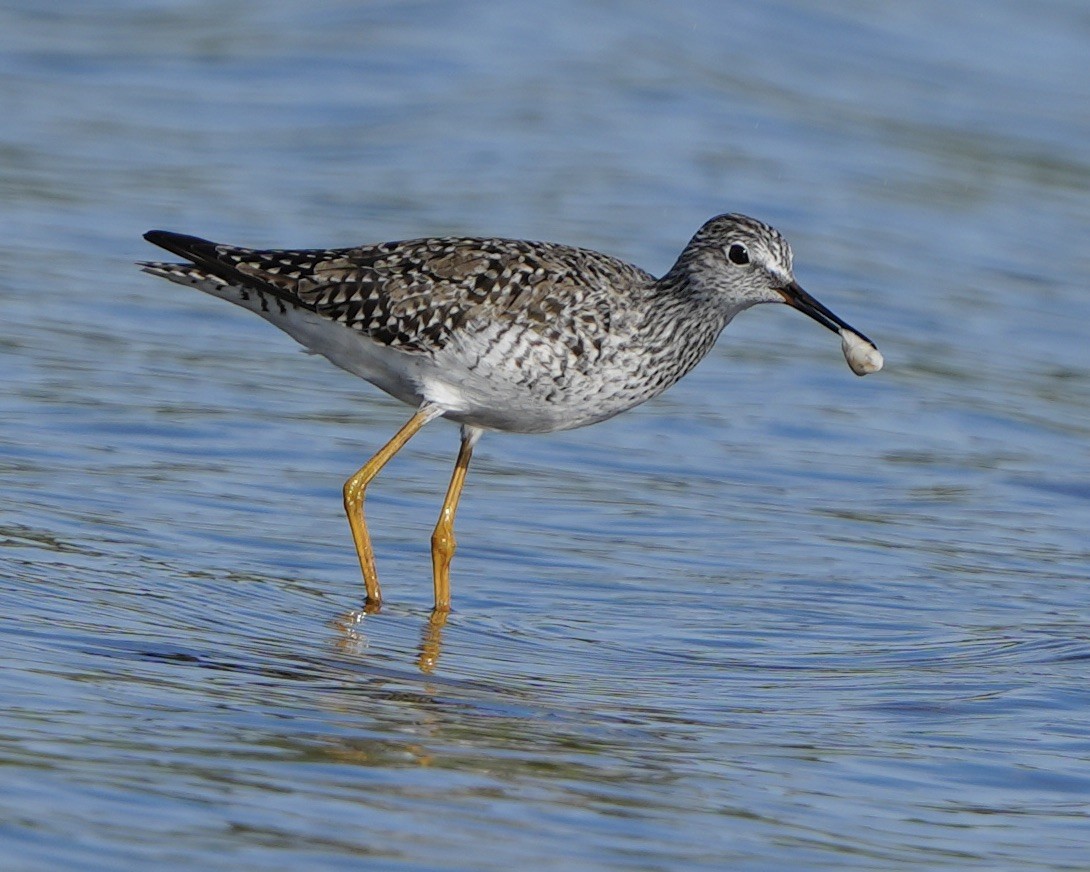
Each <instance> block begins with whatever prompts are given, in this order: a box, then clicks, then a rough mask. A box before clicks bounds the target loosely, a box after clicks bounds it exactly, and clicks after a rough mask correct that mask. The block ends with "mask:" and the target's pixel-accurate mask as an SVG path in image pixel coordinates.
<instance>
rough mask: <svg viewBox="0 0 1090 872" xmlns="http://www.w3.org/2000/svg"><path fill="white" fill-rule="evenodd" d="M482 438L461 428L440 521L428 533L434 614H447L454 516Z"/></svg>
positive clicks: (467, 428)
mask: <svg viewBox="0 0 1090 872" xmlns="http://www.w3.org/2000/svg"><path fill="white" fill-rule="evenodd" d="M480 437H481V431H480V430H478V429H476V428H474V427H463V428H462V447H461V448H459V449H458V459H457V460H456V461H455V463H454V474H453V475H451V477H450V487H448V488H447V497H446V499H445V500H443V510H442V511H441V512H440V513H439V522H438V523H437V524H436V525H435V532H433V533H432V534H431V568H432V576H433V578H434V580H435V611H436V612H437V613H440V612H449V611H450V561H451V559H452V558H453V557H454V548H455V546H456V544H457V543H456V542H455V540H454V515H455V513H456V512H457V511H458V499H459V498H460V497H461V496H462V487H463V486H464V485H465V482H466V472H467V471H468V469H469V459H470V458H471V457H472V456H473V446H474V445H476V444H477V440H478V439H479V438H480Z"/></svg>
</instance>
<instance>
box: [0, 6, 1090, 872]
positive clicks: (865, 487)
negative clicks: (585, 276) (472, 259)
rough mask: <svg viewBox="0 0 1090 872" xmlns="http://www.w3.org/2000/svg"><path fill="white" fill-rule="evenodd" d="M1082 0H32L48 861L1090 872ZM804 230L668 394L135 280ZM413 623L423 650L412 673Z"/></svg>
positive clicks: (20, 481)
mask: <svg viewBox="0 0 1090 872" xmlns="http://www.w3.org/2000/svg"><path fill="white" fill-rule="evenodd" d="M1088 39H1090V19H1087V17H1086V15H1085V12H1084V11H1083V8H1082V5H1081V4H1079V3H1074V2H1070V3H1064V2H1056V3H1051V4H1048V5H1046V6H1041V5H1040V4H1029V3H1025V2H1014V0H1009V2H1001V3H983V2H973V3H966V4H961V5H960V6H958V7H957V9H951V8H950V7H949V6H948V4H939V3H933V2H923V3H916V4H911V5H908V6H903V7H893V6H890V5H888V4H870V3H859V2H847V0H845V2H841V3H836V4H833V5H831V6H829V5H827V6H826V7H824V8H823V10H822V11H816V10H814V9H811V8H810V6H809V5H808V4H803V3H794V2H784V3H773V4H761V5H757V6H753V5H741V4H738V5H735V4H722V3H712V2H706V3H704V2H697V3H691V4H685V5H684V6H683V7H682V8H680V9H678V8H667V7H666V6H657V5H654V4H618V3H610V2H596V3H587V4H576V3H561V4H559V5H557V4H553V5H552V6H548V7H541V6H540V5H539V4H530V3H520V4H506V5H504V6H502V7H500V6H495V5H494V4H483V3H481V4H474V3H447V4H440V3H426V2H425V3H413V4H388V3H370V4H357V3H347V2H338V0H323V2H317V3H310V4H305V5H304V4H294V3H288V2H269V3H264V4H257V5H255V4H248V3H216V4H211V5H209V4H207V3H200V2H185V3H173V4H167V3H153V4H146V3H126V2H113V3H105V4H101V3H100V4H96V5H95V7H94V9H91V7H88V6H86V5H84V4H77V3H60V4H52V5H51V6H50V7H49V8H48V9H47V8H45V7H43V6H42V5H41V4H39V3H29V2H26V3H20V2H12V3H7V4H4V5H3V6H2V7H0V105H3V106H4V116H5V120H4V124H3V125H2V127H0V157H2V160H0V192H2V198H3V207H2V210H3V215H4V217H5V219H6V220H5V230H4V234H3V237H2V239H0V372H2V373H3V382H4V390H2V391H0V616H2V617H0V640H2V644H0V660H2V669H0V736H2V737H3V738H2V740H0V755H2V756H0V760H2V762H3V763H4V767H3V771H4V789H3V790H2V791H0V844H2V845H3V849H4V853H5V857H6V858H8V861H9V862H10V863H11V866H10V868H14V869H52V868H58V867H60V866H62V865H70V866H72V867H73V868H79V869H104V870H105V869H110V870H116V869H138V868H139V869H143V868H147V867H149V866H152V865H154V866H156V867H158V868H162V869H193V868H201V869H209V870H215V869H232V870H237V869H257V868H261V869H262V870H280V869H283V870H289V869H291V870H298V869H308V868H314V869H332V868H346V869H348V868H352V869H355V868H376V869H465V870H492V869H495V870H500V869H503V870H507V869H512V868H530V867H532V868H537V869H546V870H547V869H565V870H570V869H587V870H591V869H617V870H621V869H624V870H632V869H646V870H660V869H708V870H712V869H724V868H731V869H784V868H792V869H838V870H839V869H881V870H890V869H920V868H928V869H947V868H948V869H971V868H980V869H988V870H996V869H1011V870H1015V869H1017V870H1036V869H1049V870H1058V869H1077V868H1083V867H1084V866H1085V864H1086V857H1087V855H1088V849H1090V837H1088V836H1087V833H1088V832H1090V829H1088V821H1087V818H1086V815H1087V810H1088V805H1087V804H1088V798H1090V728H1088V726H1087V725H1088V723H1090V718H1088V714H1090V698H1088V697H1090V694H1088V692H1087V681H1086V671H1087V664H1088V659H1090V644H1088V642H1087V639H1088V638H1090V626H1088V623H1090V621H1088V599H1087V593H1086V591H1087V582H1088V581H1090V568H1088V567H1090V545H1088V544H1087V542H1088V539H1087V533H1086V531H1087V530H1088V529H1090V472H1088V466H1090V464H1088V459H1090V458H1088V450H1087V445H1088V444H1090V345H1088V344H1087V343H1086V342H1085V337H1084V333H1085V327H1084V325H1085V324H1087V323H1090V302H1088V300H1090V298H1088V297H1087V295H1086V293H1085V279H1084V277H1085V276H1086V274H1087V272H1088V268H1090V259H1088V255H1087V250H1086V246H1085V240H1086V238H1087V237H1088V235H1090V207H1088V205H1087V204H1088V203H1090V198H1088V196H1087V194H1088V191H1090V154H1088V152H1087V148H1086V143H1087V142H1088V141H1090V115H1087V113H1086V112H1085V106H1086V105H1088V104H1090V75H1087V73H1088V72H1090V69H1088V66H1087V62H1086V50H1085V47H1086V45H1087V41H1088ZM728 210H736V211H743V212H748V213H751V214H755V215H757V216H758V217H762V218H764V219H766V220H769V221H771V222H772V223H774V224H776V225H777V226H778V227H780V228H781V229H782V230H783V231H784V232H785V233H786V234H787V235H788V237H789V238H790V239H791V241H792V243H793V244H794V247H795V254H796V272H797V275H798V278H799V279H800V281H801V282H802V283H803V285H804V286H806V287H807V288H808V289H809V290H811V291H812V292H813V293H814V294H815V295H816V296H818V297H819V298H820V299H822V300H823V302H825V303H826V304H827V305H829V306H830V307H831V308H833V309H834V310H835V311H837V312H838V313H839V314H840V315H842V316H843V317H844V318H846V319H847V320H849V321H850V322H851V323H853V324H855V325H856V326H858V327H859V328H860V329H861V330H863V331H864V332H865V333H867V334H868V335H870V336H872V337H873V338H875V339H876V340H877V341H878V343H879V345H880V346H881V348H882V350H883V351H884V352H885V354H886V359H887V369H886V370H885V371H884V372H883V373H881V374H880V375H876V376H871V377H868V378H866V379H858V378H856V377H854V376H853V375H852V374H851V373H850V372H849V371H848V369H847V367H846V366H845V365H844V362H843V360H842V358H841V356H840V352H839V349H838V340H836V338H835V337H833V336H831V335H830V334H828V333H827V332H826V331H824V330H821V329H820V328H819V327H817V326H816V325H814V324H813V323H812V322H810V321H809V320H807V319H805V318H801V317H800V316H799V315H798V313H794V312H791V311H789V310H787V309H786V307H778V308H773V307H761V308H760V309H759V310H754V311H751V312H747V313H745V314H744V315H743V316H741V317H740V318H739V319H738V321H737V322H736V323H735V324H733V325H731V327H730V328H728V330H727V332H726V333H725V334H724V336H723V338H722V340H721V341H720V343H719V345H718V347H717V348H716V350H715V351H714V352H713V353H712V354H711V355H710V356H709V358H708V359H707V360H706V361H705V362H704V363H703V364H702V365H701V366H700V367H699V368H698V369H697V370H696V371H695V372H694V373H693V374H692V375H691V376H689V377H688V378H687V379H686V380H684V381H683V382H682V383H681V384H679V385H678V386H677V387H676V388H674V389H673V390H671V391H670V392H669V393H668V394H666V395H665V396H663V397H662V398H660V399H658V400H656V401H654V402H652V403H649V404H647V405H645V406H643V407H641V408H639V409H637V410H635V411H633V412H631V413H629V414H626V415H624V416H622V417H620V418H617V419H615V420H613V421H610V422H607V423H605V424H602V425H599V426H596V427H593V428H588V429H585V430H581V431H575V432H572V433H566V434H557V435H553V436H548V437H517V436H486V438H485V439H484V440H483V441H482V443H481V445H480V447H479V449H478V452H477V456H476V457H475V461H474V467H473V469H472V471H471V475H470V480H469V485H468V488H467V491H466V495H465V498H464V500H463V504H462V508H461V511H460V516H459V523H458V534H459V541H460V550H459V552H458V556H457V558H456V561H455V565H454V574H453V591H454V604H455V611H454V613H453V614H452V615H451V617H450V619H449V621H448V622H447V624H446V626H445V627H443V628H442V630H441V632H439V631H438V630H437V629H436V628H434V627H431V626H430V625H429V622H428V608H429V605H430V599H431V583H430V567H429V557H428V537H429V535H430V530H431V526H432V525H433V523H434V519H435V515H436V513H437V512H438V506H439V503H440V501H441V499H442V492H443V489H444V488H445V486H446V481H447V478H448V475H449V468H450V465H451V463H452V462H453V458H454V454H455V451H456V445H457V435H456V434H457V431H456V429H455V428H454V427H452V426H450V425H448V424H446V423H444V422H439V423H436V424H434V425H432V426H430V427H429V428H427V429H426V430H425V431H424V432H423V433H422V434H421V435H420V436H419V437H418V438H417V439H416V440H414V442H413V443H412V444H411V446H410V448H408V449H407V450H406V451H405V452H404V453H403V454H402V455H399V457H398V458H397V459H396V460H395V461H394V462H393V463H392V464H391V465H390V466H389V467H388V469H387V470H385V471H384V472H383V474H382V476H381V478H380V479H379V480H378V481H377V482H376V484H375V486H374V487H373V489H372V491H371V495H370V497H369V499H370V503H369V507H370V509H369V511H370V515H369V516H370V518H371V522H372V526H373V532H374V536H375V544H376V548H377V552H378V565H379V571H380V574H381V576H382V579H383V583H384V591H385V594H386V597H387V603H386V605H385V606H384V608H383V610H382V611H381V613H380V614H377V615H367V616H364V615H362V614H361V613H360V612H359V606H360V602H361V597H362V585H361V583H360V580H359V578H358V567H357V565H356V558H355V555H354V553H353V551H352V548H351V544H350V540H349V536H348V531H347V527H346V525H345V523H344V520H343V517H342V516H341V508H340V486H341V482H342V481H343V479H344V478H345V477H347V476H348V475H349V474H350V473H351V472H352V471H354V470H355V469H356V468H357V467H358V466H359V465H360V464H361V463H362V462H363V461H364V460H365V459H366V458H367V457H368V456H369V454H370V453H371V452H372V451H374V450H375V449H376V448H377V447H378V446H379V445H380V444H382V443H383V442H384V441H385V440H386V439H387V438H388V437H389V435H390V434H391V433H392V432H393V430H394V429H396V427H398V426H399V425H400V424H401V423H402V422H403V421H404V420H405V419H406V418H407V416H408V413H409V412H408V410H407V409H404V408H402V407H400V406H399V405H398V404H397V403H396V402H394V401H392V400H390V399H388V398H386V397H384V396H382V395H381V394H379V393H378V392H377V391H375V390H373V389H371V388H370V387H369V386H367V385H365V384H363V383H362V382H359V381H358V380H356V379H353V378H352V377H350V376H348V375H346V374H344V373H342V372H340V371H338V370H336V369H334V368H333V367H331V366H330V365H329V364H328V363H326V362H325V361H323V360H321V359H319V358H314V357H308V356H305V355H303V354H301V353H299V351H298V349H297V347H296V346H294V344H293V343H292V341H291V340H290V339H288V338H287V337H285V336H283V335H282V334H279V333H277V332H276V331H275V330H273V329H272V328H270V327H269V326H268V325H266V324H264V323H263V322H261V321H260V320H259V319H256V318H253V317H252V316H251V315H248V314H247V313H245V312H242V311H241V310H237V309H235V308H233V307H230V306H227V305H226V304H223V303H222V302H220V301H217V300H213V299H210V298H206V297H204V296H203V295H200V294H197V293H191V292H188V291H187V290H186V289H183V288H179V287H176V286H172V285H168V284H167V283H165V282H162V281H157V280H154V279H152V278H150V277H147V276H144V275H141V274H140V273H139V272H138V271H137V270H136V269H135V268H134V267H133V266H132V261H134V260H137V259H141V258H148V257H156V256H157V255H156V254H155V252H154V251H153V250H151V249H150V248H148V246H146V244H145V243H143V242H142V240H141V239H140V234H141V233H142V232H143V231H145V230H147V229H149V228H151V227H160V226H161V227H165V228H169V229H176V230H179V231H183V232H194V233H199V234H201V235H206V236H209V237H212V238H219V239H224V240H225V241H233V242H238V243H243V244H251V245H280V246H304V245H350V244H353V243H359V242H364V241H379V240H383V239H396V238H404V237H408V236H417V235H422V234H429V233H445V232H458V233H479V234H484V233H496V234H505V235H512V236H521V237H528V238H538V239H542V238H544V239H555V240H557V241H562V242H569V243H574V244H580V245H586V246H590V247H595V248H599V249H602V250H605V251H608V252H610V253H612V254H616V255H618V256H621V257H625V258H628V259H631V260H632V261H634V262H636V263H638V264H640V265H641V266H644V267H645V268H647V269H650V270H653V271H656V272H661V271H664V270H665V269H667V268H668V267H669V265H670V263H671V262H672V259H673V257H674V256H676V254H677V252H678V251H679V250H680V248H681V246H682V245H683V244H684V243H685V241H686V240H687V239H688V237H689V236H690V235H691V233H692V232H693V231H694V230H695V229H696V228H697V227H698V226H699V225H700V224H701V223H702V222H703V221H704V220H705V219H706V218H708V217H709V216H711V215H712V214H715V213H717V212H721V211H728ZM422 667H423V668H422Z"/></svg>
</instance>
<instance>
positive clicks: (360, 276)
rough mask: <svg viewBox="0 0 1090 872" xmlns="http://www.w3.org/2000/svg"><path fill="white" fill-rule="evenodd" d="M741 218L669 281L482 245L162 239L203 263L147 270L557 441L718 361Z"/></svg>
mask: <svg viewBox="0 0 1090 872" xmlns="http://www.w3.org/2000/svg"><path fill="white" fill-rule="evenodd" d="M735 219H736V216H722V217H721V218H720V219H713V221H712V222H708V224H707V225H705V227H704V228H702V230H701V231H700V232H699V233H698V234H697V236H696V237H694V239H693V240H692V241H691V242H690V243H689V245H688V246H687V247H686V249H685V250H684V251H683V252H682V254H681V256H680V257H679V259H678V261H677V263H676V264H675V265H674V267H673V268H672V269H671V270H670V272H669V273H668V274H667V275H666V276H664V277H663V278H662V279H658V280H657V279H655V277H654V276H652V275H650V274H649V273H647V272H645V271H644V270H642V269H639V268H638V267H635V266H633V265H631V264H628V263H625V262H624V261H621V260H618V259H616V258H613V257H609V256H608V255H605V254H600V253H598V252H596V251H591V250H588V249H581V248H574V247H571V246H566V245H559V244H555V243H542V242H529V241H524V240H513V239H499V238H477V237H439V238H425V239H414V240H407V241H402V242H387V243H380V244H375V245H363V246H359V247H355V248H332V249H300V250H257V249H249V248H239V247H235V246H231V245H223V244H218V243H214V242H209V241H207V240H204V239H200V238H198V237H192V236H184V235H182V234H176V233H168V232H164V231H152V232H151V233H149V234H147V239H148V240H149V241H151V242H153V243H155V244H157V245H160V246H162V247H163V248H166V249H167V250H169V251H172V252H174V253H175V254H179V255H181V256H182V257H184V258H186V259H188V260H189V261H191V264H171V263H148V264H144V268H145V269H146V270H147V271H148V272H151V273H153V274H155V275H160V276H163V277H165V278H168V279H171V280H172V281H175V282H179V283H182V284H189V285H192V286H195V287H197V288H199V289H201V290H203V291H206V292H207V293H211V294H214V295H215V296H219V297H222V298H224V299H227V300H229V301H231V302H233V303H236V304H238V305H241V306H244V307H246V308H248V309H250V310H252V311H254V312H257V313H258V314H260V315H261V316H262V317H264V318H266V319H267V320H269V321H271V322H272V323H274V324H275V325H276V326H278V327H280V328H281V329H283V330H285V331H286V332H288V333H289V334H291V335H292V336H293V337H294V338H295V339H297V340H298V341H299V342H300V343H302V344H303V345H304V346H306V347H307V348H308V349H310V350H312V351H315V352H317V353H319V354H322V355H324V356H326V357H327V358H329V359H330V360H331V361H332V362H333V363H335V364H337V365H338V366H341V367H343V368H344V369H347V370H348V371H350V372H353V373H354V374H356V375H359V376H360V377H362V378H365V379H367V380H368V381H371V382H372V383H373V384H375V385H377V386H378V387H380V388H382V389H383V390H385V391H387V392H388V393H390V394H392V395H393V396H395V397H397V398H399V399H401V400H403V401H405V402H407V403H412V404H417V405H418V404H420V403H424V402H427V403H434V404H436V405H439V406H441V407H442V408H443V409H444V410H445V414H446V416H447V417H449V418H451V419H453V420H456V421H461V422H463V423H467V424H470V425H472V426H477V427H482V428H486V429H497V430H511V431H517V432H545V431H549V430H557V429H566V428H570V427H578V426H582V425H584V424H589V423H593V422H594V421H600V420H604V419H605V418H609V417H612V416H613V415H615V414H617V413H619V412H621V411H624V410H625V409H628V408H631V407H632V406H634V405H637V404H639V403H641V402H643V401H644V400H646V399H649V398H650V397H652V396H655V395H657V394H659V393H661V392H662V391H663V390H665V389H666V388H667V387H669V386H670V385H671V384H673V383H674V382H676V381H677V380H678V379H679V378H681V376H683V375H684V374H685V373H686V372H688V371H689V370H690V369H691V368H692V367H693V366H695V364H696V363H697V362H698V361H699V360H700V359H701V358H702V357H703V356H704V355H705V354H706V353H707V351H708V350H709V349H710V348H711V346H712V345H713V343H714V341H715V338H716V336H717V335H718V334H719V332H720V331H721V330H722V328H723V327H724V326H725V325H726V323H727V322H728V321H729V320H730V318H731V317H732V316H733V314H734V313H735V312H736V311H738V310H739V309H740V308H742V306H736V305H735V304H734V303H732V302H730V301H727V302H723V299H722V298H721V296H720V295H719V294H718V293H717V290H718V289H717V288H716V287H714V285H715V284H716V283H717V280H716V279H715V275H716V273H715V270H714V269H712V271H711V273H709V275H711V276H712V278H711V279H707V278H702V277H701V274H702V271H706V270H707V269H708V267H707V263H709V262H711V261H709V258H711V259H712V260H715V259H716V258H718V259H721V258H722V251H723V245H724V244H725V242H726V239H725V235H726V234H727V233H728V232H729V233H730V234H736V233H737V232H738V230H739V227H738V224H737V221H736V220H735ZM717 222H718V224H719V226H716V225H717ZM742 230H744V231H745V232H746V233H750V234H752V233H764V232H766V230H765V227H764V225H760V226H759V227H757V228H751V227H749V226H746V227H744V228H742ZM772 233H773V234H774V236H773V238H772V239H771V242H773V243H776V242H778V234H775V231H772ZM747 305H748V303H747ZM329 322H333V323H335V324H338V325H341V327H343V328H346V329H345V330H343V331H340V332H338V331H337V328H334V327H333V326H332V325H331V324H330V323H329ZM323 325H326V326H323Z"/></svg>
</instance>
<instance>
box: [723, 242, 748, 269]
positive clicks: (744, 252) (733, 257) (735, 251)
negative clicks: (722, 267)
mask: <svg viewBox="0 0 1090 872" xmlns="http://www.w3.org/2000/svg"><path fill="white" fill-rule="evenodd" d="M727 259H728V260H730V262H731V263H734V264H737V265H738V266H745V265H746V264H747V263H749V250H748V249H747V248H746V247H745V246H744V245H742V243H740V242H735V243H734V244H733V245H731V247H730V248H728V249H727Z"/></svg>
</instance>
